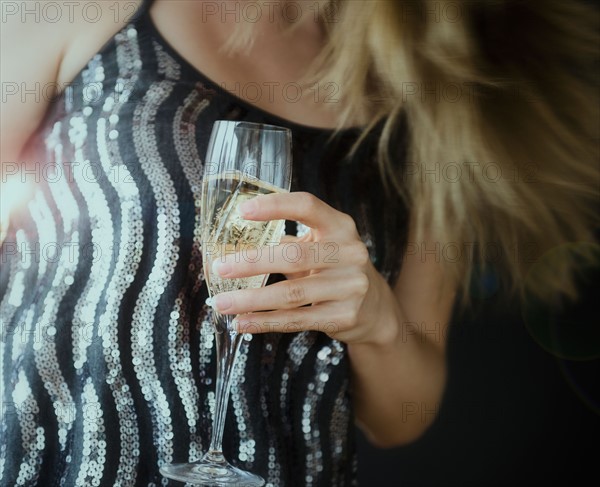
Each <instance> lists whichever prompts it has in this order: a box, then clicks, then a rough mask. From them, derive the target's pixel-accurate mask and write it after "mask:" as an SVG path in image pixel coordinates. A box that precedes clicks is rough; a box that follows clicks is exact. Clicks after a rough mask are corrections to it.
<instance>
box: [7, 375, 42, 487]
mask: <svg viewBox="0 0 600 487" xmlns="http://www.w3.org/2000/svg"><path fill="white" fill-rule="evenodd" d="M12 399H13V402H14V405H15V409H16V412H17V416H18V418H19V423H20V425H21V442H22V444H23V459H22V460H21V465H20V467H19V474H18V476H17V480H16V482H15V485H31V484H34V483H35V482H36V481H37V480H38V476H39V468H40V464H41V462H40V456H41V454H42V451H43V450H44V448H45V446H46V443H45V433H44V428H42V427H41V426H39V413H40V408H39V406H38V404H37V402H36V400H35V397H34V395H33V392H32V391H31V387H30V385H29V381H28V380H27V376H26V375H25V371H24V370H20V371H19V379H18V382H17V384H16V386H15V388H14V390H13V393H12Z"/></svg>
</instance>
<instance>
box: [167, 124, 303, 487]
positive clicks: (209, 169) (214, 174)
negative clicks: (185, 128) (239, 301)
mask: <svg viewBox="0 0 600 487" xmlns="http://www.w3.org/2000/svg"><path fill="white" fill-rule="evenodd" d="M291 151H292V148H291V131H290V130H289V129H286V128H282V127H276V126H273V125H265V124H258V123H249V122H235V121H221V120H220V121H217V122H215V124H214V126H213V130H212V133H211V137H210V141H209V144H208V151H207V155H206V160H205V165H204V176H203V181H202V203H201V204H202V207H201V222H202V230H201V233H202V235H201V239H202V260H203V269H204V278H205V281H206V284H207V286H208V292H209V299H208V300H207V303H208V304H209V305H211V304H212V298H213V296H214V295H216V294H219V293H222V292H226V291H233V290H237V289H247V288H256V287H261V286H264V285H265V283H266V281H267V278H268V275H259V276H252V277H246V278H234V279H226V278H221V277H220V276H218V275H216V274H215V273H213V271H212V264H213V262H214V261H215V260H216V259H222V258H223V257H224V256H225V255H227V254H230V253H234V252H241V255H242V258H243V257H244V254H245V253H248V254H249V255H252V257H253V258H255V257H256V255H257V252H261V251H264V246H266V245H273V244H277V243H279V241H280V239H281V236H282V234H283V231H284V223H285V221H284V220H273V221H248V220H244V219H243V218H242V217H241V215H240V214H239V211H238V205H240V204H241V203H243V202H244V201H247V200H249V199H251V198H254V197H255V196H258V195H261V194H268V193H274V192H288V191H289V190H290V184H291V171H292V154H291ZM211 314H212V323H213V327H214V331H215V334H216V347H217V350H216V351H217V381H216V382H217V383H216V394H215V415H214V418H213V428H212V436H211V443H210V446H209V449H208V451H207V452H206V453H205V454H204V456H203V457H202V459H201V460H199V461H198V462H194V463H186V464H173V465H166V466H163V467H162V468H161V469H160V472H161V473H162V475H164V476H165V477H168V478H171V479H174V480H179V481H182V482H189V483H193V484H196V485H205V486H208V485H210V486H232V485H236V486H244V487H254V486H261V485H264V480H263V479H262V478H261V477H259V476H258V475H254V474H252V473H250V472H246V471H244V470H241V469H239V468H237V467H234V466H233V465H231V464H230V463H229V462H227V460H226V459H225V457H224V456H223V451H222V439H223V428H224V425H225V415H226V412H227V403H228V399H229V390H230V385H231V372H232V369H233V367H234V364H235V360H236V356H237V353H238V351H239V348H240V345H241V341H242V336H243V334H240V333H238V332H236V331H235V330H234V329H233V327H232V321H233V319H234V316H232V315H221V314H220V313H218V312H217V311H216V310H214V309H213V310H212V313H211Z"/></svg>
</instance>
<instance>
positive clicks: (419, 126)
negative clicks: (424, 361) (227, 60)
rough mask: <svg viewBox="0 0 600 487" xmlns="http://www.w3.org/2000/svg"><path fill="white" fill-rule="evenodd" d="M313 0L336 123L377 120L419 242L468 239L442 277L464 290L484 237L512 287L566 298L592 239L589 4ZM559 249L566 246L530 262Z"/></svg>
mask: <svg viewBox="0 0 600 487" xmlns="http://www.w3.org/2000/svg"><path fill="white" fill-rule="evenodd" d="M313 3H314V2H313ZM319 6H320V7H321V9H320V12H321V13H322V22H323V26H324V28H325V29H326V30H327V32H328V41H327V44H326V46H325V48H324V49H323V51H322V53H321V55H320V57H319V59H317V60H316V63H315V66H314V70H313V71H312V73H313V75H315V76H316V77H317V78H318V79H321V80H327V81H333V82H335V83H337V84H338V86H339V87H340V88H341V91H340V93H341V96H342V99H341V101H342V103H343V105H342V107H343V110H342V115H341V117H340V127H342V126H344V125H347V124H348V123H349V121H352V122H356V121H359V122H360V123H361V124H362V125H363V126H364V127H365V133H367V132H368V131H369V130H371V129H372V128H373V127H374V126H375V125H376V124H377V123H378V122H381V121H384V128H383V132H382V135H381V137H380V143H379V163H380V168H381V172H382V175H383V176H384V178H383V179H384V181H391V184H389V185H388V186H389V188H388V189H393V190H395V191H396V192H398V193H399V194H400V195H401V196H402V197H403V198H405V200H406V202H407V204H408V205H409V207H410V209H411V218H412V224H413V226H414V228H415V230H416V235H417V237H416V239H417V241H420V240H421V239H422V238H423V236H424V235H425V233H427V234H428V235H430V236H432V237H433V238H434V239H435V240H436V241H439V242H444V243H448V242H450V243H455V244H464V243H465V242H474V243H476V244H477V245H474V246H470V247H468V248H469V249H470V250H469V251H468V252H467V254H465V255H463V257H462V258H461V259H460V260H459V261H458V262H456V261H454V260H452V261H449V260H446V261H445V262H444V264H445V268H446V270H447V272H446V275H447V276H448V278H449V280H451V281H453V282H454V283H456V284H458V285H459V287H461V288H462V289H463V291H464V292H463V295H464V296H466V295H467V291H468V289H469V282H470V279H471V276H472V274H473V269H474V266H478V267H480V266H485V265H486V259H487V260H488V261H489V255H486V252H485V248H486V245H487V244H489V243H493V244H494V247H495V248H496V249H497V252H496V254H495V255H496V257H497V256H498V255H500V256H502V258H500V259H497V260H496V262H495V264H494V265H495V267H499V268H501V271H502V272H501V274H502V275H503V276H504V277H505V278H506V279H505V282H507V283H509V284H510V289H511V290H512V291H516V292H517V293H518V294H520V295H524V294H525V293H528V292H531V293H533V295H534V296H536V297H540V298H543V299H548V300H550V299H553V298H555V297H556V296H557V294H564V295H568V296H572V297H574V296H576V285H575V280H576V274H577V269H578V267H580V266H581V264H582V259H583V262H589V260H590V259H594V258H597V257H598V248H599V247H598V246H597V245H596V244H595V243H594V242H595V237H594V230H595V229H596V228H597V224H598V212H597V210H598V201H599V187H600V186H599V181H600V173H599V165H600V159H599V152H598V145H599V139H598V135H599V133H600V120H599V119H600V117H599V106H600V99H599V96H598V86H599V83H598V77H597V76H598V72H599V71H600V70H599V69H598V68H599V64H598V60H599V49H598V46H600V36H599V30H600V29H599V26H600V17H599V13H598V8H596V7H594V6H592V5H590V4H587V3H585V2H583V1H581V0H579V1H577V0H569V1H565V0H529V1H525V0H477V1H473V0H452V1H449V0H409V1H392V0H383V1H377V0H369V1H356V0H331V1H321V2H319ZM401 116H403V117H405V119H406V122H407V126H408V131H409V147H408V158H407V162H406V163H405V164H404V165H403V167H398V166H399V163H398V161H394V159H393V157H391V156H390V154H393V150H390V148H392V149H393V144H394V140H392V139H393V134H394V128H395V126H396V124H397V123H398V121H399V118H400V117H401ZM490 168H491V171H492V172H491V173H490ZM407 169H408V170H407ZM507 175H508V177H507ZM586 242H587V244H585V243H586ZM573 243H575V245H572V244H573ZM567 244H571V245H567ZM556 248H569V249H570V251H567V252H561V253H560V258H558V259H553V260H552V265H546V263H547V262H550V261H544V262H545V264H544V265H536V266H535V268H534V269H531V267H532V264H533V263H534V262H536V261H539V259H540V258H541V257H542V256H543V255H544V254H546V255H547V253H548V252H549V251H551V250H552V249H556ZM523 252H525V254H526V255H523Z"/></svg>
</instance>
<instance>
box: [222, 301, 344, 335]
mask: <svg viewBox="0 0 600 487" xmlns="http://www.w3.org/2000/svg"><path fill="white" fill-rule="evenodd" d="M336 310H337V306H335V305H334V304H332V303H322V304H318V305H315V306H310V307H306V308H295V309H292V310H285V311H284V310H278V311H268V312H264V313H249V314H245V315H239V316H238V317H237V318H236V319H235V320H234V321H233V325H234V327H235V329H236V330H237V331H238V332H240V333H297V332H300V331H309V330H315V331H321V332H323V333H327V334H328V335H329V336H333V335H335V334H336V333H338V332H340V331H342V327H341V324H340V323H339V322H338V321H337V319H336V318H337V315H338V313H337V311H336Z"/></svg>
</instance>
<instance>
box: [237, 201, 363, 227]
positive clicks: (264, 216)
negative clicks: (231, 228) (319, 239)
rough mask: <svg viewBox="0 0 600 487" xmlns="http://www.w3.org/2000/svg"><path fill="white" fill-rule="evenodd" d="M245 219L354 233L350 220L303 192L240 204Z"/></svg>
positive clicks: (352, 221) (352, 223)
mask: <svg viewBox="0 0 600 487" xmlns="http://www.w3.org/2000/svg"><path fill="white" fill-rule="evenodd" d="M239 211H240V213H241V215H242V216H243V217H244V218H245V219H247V220H261V221H262V220H280V219H285V220H296V221H299V222H300V223H303V224H304V225H306V226H308V227H310V228H312V229H316V230H318V231H319V232H320V233H322V234H326V235H329V234H331V235H337V234H339V233H341V232H345V233H347V232H353V233H356V225H355V224H354V220H352V218H351V217H350V216H348V215H346V214H345V213H342V212H340V211H337V210H336V209H335V208H333V207H331V206H329V205H328V204H327V203H325V202H323V201H321V200H320V199H319V198H317V197H316V196H314V195H312V194H310V193H306V192H302V191H299V192H293V193H272V194H267V195H260V196H257V197H256V198H252V199H251V200H249V201H246V202H244V203H243V204H241V205H240V207H239Z"/></svg>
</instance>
